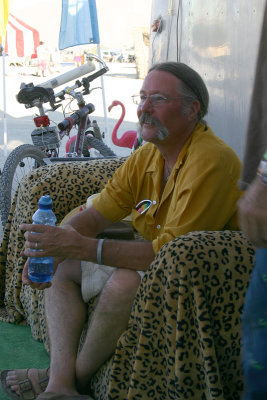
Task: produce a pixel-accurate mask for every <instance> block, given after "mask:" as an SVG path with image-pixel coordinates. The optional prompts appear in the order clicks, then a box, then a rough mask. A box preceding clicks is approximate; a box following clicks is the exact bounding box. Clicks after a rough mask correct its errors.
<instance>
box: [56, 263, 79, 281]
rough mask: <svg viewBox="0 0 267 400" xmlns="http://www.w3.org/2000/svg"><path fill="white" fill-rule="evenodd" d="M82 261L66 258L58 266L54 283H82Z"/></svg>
mask: <svg viewBox="0 0 267 400" xmlns="http://www.w3.org/2000/svg"><path fill="white" fill-rule="evenodd" d="M81 276H82V275H81V262H80V261H78V260H71V259H66V260H64V261H63V262H62V263H60V264H59V265H58V267H57V270H56V272H55V275H54V277H53V285H56V284H62V283H64V284H66V283H68V282H72V283H73V282H74V283H77V284H81Z"/></svg>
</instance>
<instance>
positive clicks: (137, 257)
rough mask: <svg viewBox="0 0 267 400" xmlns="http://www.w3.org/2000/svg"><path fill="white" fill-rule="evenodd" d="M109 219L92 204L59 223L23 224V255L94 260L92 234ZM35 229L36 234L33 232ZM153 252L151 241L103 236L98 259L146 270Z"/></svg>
mask: <svg viewBox="0 0 267 400" xmlns="http://www.w3.org/2000/svg"><path fill="white" fill-rule="evenodd" d="M111 223H112V222H111V221H109V220H108V219H106V218H105V217H103V216H102V215H101V214H100V213H99V212H98V211H96V210H95V209H94V208H93V207H89V208H88V209H86V210H84V211H82V212H79V213H78V214H76V215H75V216H74V217H72V218H71V219H70V220H69V221H68V222H67V224H66V225H64V226H63V227H55V226H46V225H30V224H23V225H21V226H20V229H22V230H25V231H26V232H25V235H24V236H25V238H26V243H25V246H26V249H25V251H24V253H23V254H24V255H25V256H26V257H30V256H32V253H31V249H34V250H36V244H35V243H36V242H37V243H38V245H37V246H38V249H42V251H35V252H34V257H43V256H51V257H57V258H61V259H65V258H72V259H78V260H88V261H92V262H97V247H98V243H99V240H98V239H95V238H94V237H95V236H96V235H97V234H98V233H99V232H101V231H103V230H104V229H105V228H106V227H108V226H109V225H110V224H111ZM36 233H38V235H36ZM154 257H155V253H154V251H153V248H152V244H151V242H135V241H129V242H128V241H124V240H123V241H118V240H105V243H104V245H103V248H102V263H103V264H106V265H109V266H112V267H118V268H128V269H133V270H146V269H147V268H148V267H149V265H150V263H151V262H152V261H153V259H154Z"/></svg>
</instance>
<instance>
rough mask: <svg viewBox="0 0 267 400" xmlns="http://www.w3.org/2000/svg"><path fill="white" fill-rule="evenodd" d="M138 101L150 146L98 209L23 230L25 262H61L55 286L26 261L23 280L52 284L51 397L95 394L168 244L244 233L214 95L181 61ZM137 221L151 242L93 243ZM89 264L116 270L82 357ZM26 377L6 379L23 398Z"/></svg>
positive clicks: (34, 378) (236, 172) (146, 86)
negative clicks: (214, 123) (215, 122)
mask: <svg viewBox="0 0 267 400" xmlns="http://www.w3.org/2000/svg"><path fill="white" fill-rule="evenodd" d="M133 98H134V100H135V101H137V103H138V110H137V115H138V118H139V124H140V126H139V129H140V135H141V137H142V139H143V140H144V141H145V142H146V143H145V144H144V145H143V146H142V147H141V148H140V149H138V150H137V151H135V152H134V153H133V154H132V155H131V156H130V157H129V158H128V159H127V161H126V162H125V163H124V164H123V165H122V166H121V167H120V168H119V169H118V170H117V171H116V173H115V174H114V176H113V178H112V179H111V180H110V181H109V182H108V183H107V185H106V187H105V188H104V189H103V190H102V192H101V193H100V194H99V195H98V196H96V197H95V198H94V199H93V200H92V205H91V206H89V207H87V208H86V209H85V210H83V211H81V212H79V213H78V214H76V215H75V216H73V217H71V218H70V219H69V220H68V221H67V223H66V224H65V225H64V226H61V227H50V226H43V225H26V224H24V225H21V226H20V228H21V229H22V230H25V231H26V233H25V238H26V250H25V251H24V255H25V256H27V257H29V256H30V255H31V252H30V251H31V249H34V250H36V248H39V249H42V250H43V251H38V250H37V251H35V255H34V256H35V257H38V256H53V257H56V260H57V262H56V265H57V268H56V273H55V275H54V278H53V280H52V284H51V283H45V284H39V283H33V282H31V281H30V280H29V278H28V274H27V271H28V262H27V263H26V264H25V268H24V272H23V282H24V283H25V284H28V285H31V287H32V288H37V289H47V288H48V287H50V286H51V287H50V288H49V290H46V316H47V323H48V327H49V337H50V343H51V364H50V369H49V372H48V374H49V382H48V386H47V388H46V392H47V393H54V394H55V397H54V398H57V397H56V396H57V395H58V394H59V393H61V394H64V395H65V396H69V398H71V399H74V398H76V397H75V396H78V397H77V398H79V393H86V392H87V393H88V389H87V388H88V385H89V380H90V377H91V376H92V374H94V372H95V371H96V370H97V369H98V368H99V367H100V366H101V365H102V364H103V363H104V362H105V360H107V359H108V358H109V357H110V355H111V354H112V353H113V352H114V349H115V346H116V342H117V340H118V338H119V336H120V335H121V333H122V332H123V330H124V329H125V327H126V326H127V322H128V318H129V315H130V311H131V307H132V303H133V300H134V297H135V295H136V291H137V289H138V286H139V284H140V281H141V276H142V273H144V272H145V271H146V270H147V269H148V268H149V265H150V264H151V262H152V261H153V260H154V258H155V255H156V254H157V252H158V251H159V250H160V248H161V247H162V246H163V245H164V244H165V243H167V242H169V241H171V240H172V239H174V238H175V237H177V236H180V235H183V234H185V233H187V232H190V231H196V230H222V229H232V230H235V229H238V225H237V210H236V203H237V200H238V199H239V197H240V193H241V192H240V191H239V189H238V186H237V181H238V179H239V176H240V169H241V163H240V160H239V159H238V157H237V156H236V154H235V153H234V152H233V150H232V149H231V148H230V147H229V146H227V145H226V144H225V143H224V142H223V141H222V140H221V139H219V138H218V137H216V136H215V135H214V133H213V132H212V130H211V129H210V128H209V127H208V126H207V124H206V122H205V121H204V120H203V117H204V116H205V114H206V113H207V110H208V102H209V95H208V91H207V88H206V86H205V84H204V82H203V80H202V78H201V77H200V76H199V75H198V73H197V72H195V71H194V70H193V69H191V68H190V67H188V66H187V65H185V64H183V63H176V62H166V63H161V64H156V65H155V66H153V67H152V68H151V69H150V70H149V72H148V75H147V77H146V78H145V80H144V82H143V86H142V89H141V91H140V94H139V95H136V96H133ZM129 214H131V216H132V222H133V226H134V228H135V229H136V230H137V231H138V232H139V233H140V234H141V235H142V236H143V238H144V241H119V240H105V241H104V242H103V239H100V240H98V239H96V238H95V237H96V235H97V234H98V233H99V232H102V231H103V230H104V229H105V228H107V227H108V226H110V225H111V224H112V223H115V222H118V221H120V220H122V219H123V218H124V217H126V216H127V215H129ZM36 233H38V239H36V237H37V235H36ZM36 243H37V245H36ZM81 260H83V261H82V264H83V266H84V265H86V262H93V263H96V262H97V263H98V264H105V265H108V266H112V267H115V270H114V272H113V273H112V275H111V276H110V278H109V279H108V280H107V282H106V284H105V286H104V288H103V289H102V291H101V293H100V296H99V300H98V303H97V306H96V308H95V310H94V314H93V316H92V319H91V322H90V326H89V328H88V331H87V336H86V339H85V342H84V345H83V348H82V350H81V351H80V353H79V354H78V355H77V351H78V345H79V340H80V336H81V332H82V329H83V326H84V322H85V319H86V302H85V300H84V298H83V297H82V293H81V282H82V272H81ZM140 272H141V273H140ZM37 372H38V371H36V370H34V369H30V370H28V378H29V380H30V382H31V383H32V385H33V387H34V388H35V390H36V392H37V393H38V391H39V392H40V391H41V389H40V387H38V383H37V382H38V374H37ZM18 375H19V373H18V372H17V371H16V370H15V371H11V372H10V373H9V374H8V376H7V384H8V385H9V387H10V388H11V389H12V390H13V391H16V392H17V393H19V385H18V381H19V378H18ZM45 396H46V394H41V395H39V397H38V399H44V398H48V397H45ZM80 397H81V398H82V396H80ZM49 398H52V397H49ZM64 398H65V397H64ZM84 398H89V397H88V396H87V397H84Z"/></svg>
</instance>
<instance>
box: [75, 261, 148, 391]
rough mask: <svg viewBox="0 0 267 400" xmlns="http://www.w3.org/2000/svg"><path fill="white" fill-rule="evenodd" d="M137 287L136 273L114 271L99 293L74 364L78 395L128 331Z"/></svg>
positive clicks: (122, 270) (138, 278)
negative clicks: (122, 334)
mask: <svg viewBox="0 0 267 400" xmlns="http://www.w3.org/2000/svg"><path fill="white" fill-rule="evenodd" d="M139 284H140V276H139V274H138V273H137V272H135V271H132V270H127V269H117V270H116V271H115V272H114V273H113V274H112V276H111V277H110V279H109V280H108V282H107V284H106V286H105V287H104V289H103V290H102V292H101V295H100V298H99V301H98V304H97V306H96V309H95V312H94V314H93V317H92V319H91V322H90V325H89V328H88V331H87V336H86V339H85V342H84V345H83V348H82V350H81V352H80V354H79V356H78V359H77V363H76V376H77V381H78V385H79V389H80V390H81V392H86V389H87V388H88V386H89V381H90V378H91V376H92V375H93V373H94V372H95V371H96V370H97V369H98V368H99V367H100V366H101V365H102V364H103V363H104V362H105V361H106V360H107V359H108V358H109V356H111V354H112V353H113V352H114V350H115V348H116V343H117V341H118V339H119V337H120V335H121V333H122V332H123V330H124V329H125V328H126V327H127V323H128V319H129V315H130V312H131V308H132V304H133V300H134V297H135V295H136V291H137V288H138V286H139Z"/></svg>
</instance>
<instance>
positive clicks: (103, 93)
mask: <svg viewBox="0 0 267 400" xmlns="http://www.w3.org/2000/svg"><path fill="white" fill-rule="evenodd" d="M97 53H98V57H99V58H101V50H100V44H99V43H98V44H97ZM100 79H101V86H102V100H103V109H104V118H105V139H106V143H107V145H110V144H111V141H110V135H109V126H108V115H107V104H106V96H105V86H104V78H103V75H101V77H100Z"/></svg>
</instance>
